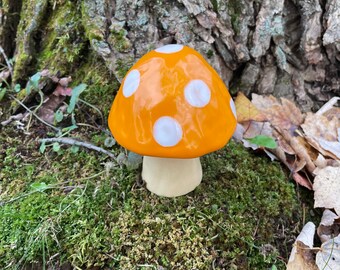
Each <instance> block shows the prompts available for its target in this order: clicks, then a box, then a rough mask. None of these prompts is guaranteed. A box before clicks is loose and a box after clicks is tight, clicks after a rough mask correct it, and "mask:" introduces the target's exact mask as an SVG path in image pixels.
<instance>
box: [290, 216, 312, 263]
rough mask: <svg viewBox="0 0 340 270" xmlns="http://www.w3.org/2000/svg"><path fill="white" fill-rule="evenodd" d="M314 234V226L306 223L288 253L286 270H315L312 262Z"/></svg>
mask: <svg viewBox="0 0 340 270" xmlns="http://www.w3.org/2000/svg"><path fill="white" fill-rule="evenodd" d="M314 234H315V225H314V223H313V222H308V223H306V225H305V226H304V227H303V228H302V231H301V233H300V234H299V236H298V237H297V238H296V241H295V244H294V246H293V249H292V252H291V253H290V256H289V260H288V264H287V270H317V269H318V268H317V266H316V265H315V262H314V256H313V251H312V250H311V249H312V248H313V239H314Z"/></svg>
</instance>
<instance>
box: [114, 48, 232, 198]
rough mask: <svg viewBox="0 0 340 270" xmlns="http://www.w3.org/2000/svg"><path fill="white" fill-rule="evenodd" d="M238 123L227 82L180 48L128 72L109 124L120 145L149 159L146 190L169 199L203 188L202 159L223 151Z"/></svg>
mask: <svg viewBox="0 0 340 270" xmlns="http://www.w3.org/2000/svg"><path fill="white" fill-rule="evenodd" d="M236 122H237V121H236V112H235V106H234V102H233V100H232V98H231V97H230V95H229V92H228V89H227V87H226V86H225V85H224V83H223V81H222V79H221V78H220V77H219V75H218V74H217V73H216V71H215V70H214V69H213V68H212V67H211V66H210V65H209V64H208V63H207V62H206V61H205V60H204V58H203V57H202V56H201V55H200V54H199V53H198V52H197V51H195V50H194V49H192V48H189V47H187V46H183V45H179V44H171V45H166V46H163V47H160V48H158V49H156V50H153V51H151V52H149V53H147V54H146V55H144V56H143V57H142V58H141V59H140V60H139V61H138V62H137V63H136V64H135V65H134V66H133V67H132V68H131V69H130V70H129V71H128V73H127V75H126V76H125V78H124V80H123V81H122V85H121V87H120V89H119V91H118V93H117V95H116V98H115V100H114V102H113V105H112V108H111V111H110V114H109V120H108V123H109V127H110V130H111V132H112V134H113V136H114V138H115V139H116V140H117V142H118V143H119V144H120V145H122V146H124V147H125V148H127V149H129V150H130V151H133V152H135V153H138V154H140V155H143V156H144V159H143V169H142V178H143V180H144V181H145V182H146V187H147V189H148V190H150V191H151V192H153V193H155V194H157V195H161V196H167V197H176V196H180V195H184V194H186V193H188V192H190V191H192V190H194V189H195V188H196V187H197V186H198V185H199V184H200V182H201V179H202V167H201V163H200V159H199V158H200V156H202V155H205V154H207V153H210V152H213V151H215V150H217V149H220V148H222V147H223V146H224V145H225V144H226V143H227V142H228V141H229V139H230V137H231V136H232V134H233V132H234V130H235V127H236Z"/></svg>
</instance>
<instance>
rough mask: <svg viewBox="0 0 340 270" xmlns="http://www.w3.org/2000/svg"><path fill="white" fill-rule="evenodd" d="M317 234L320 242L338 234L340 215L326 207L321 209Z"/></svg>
mask: <svg viewBox="0 0 340 270" xmlns="http://www.w3.org/2000/svg"><path fill="white" fill-rule="evenodd" d="M317 234H318V236H319V238H320V240H321V242H322V243H324V242H326V241H328V240H330V239H332V238H333V237H334V236H338V235H339V234H340V216H338V215H336V214H335V213H334V212H332V211H330V210H328V209H326V210H325V211H323V214H322V218H321V222H320V224H319V227H318V229H317Z"/></svg>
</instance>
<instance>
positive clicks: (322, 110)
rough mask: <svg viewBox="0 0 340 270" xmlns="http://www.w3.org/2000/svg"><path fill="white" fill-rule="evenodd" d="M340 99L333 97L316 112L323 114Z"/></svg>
mask: <svg viewBox="0 0 340 270" xmlns="http://www.w3.org/2000/svg"><path fill="white" fill-rule="evenodd" d="M339 100H340V97H333V98H331V99H330V100H328V101H327V102H326V103H325V104H324V105H323V106H322V107H321V108H320V109H319V110H318V111H317V112H316V113H315V115H322V114H324V113H325V112H327V111H329V110H330V109H331V108H333V106H334V105H335V104H336V103H337V102H338V101H339Z"/></svg>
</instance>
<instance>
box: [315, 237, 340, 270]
mask: <svg viewBox="0 0 340 270" xmlns="http://www.w3.org/2000/svg"><path fill="white" fill-rule="evenodd" d="M316 265H317V266H318V267H319V269H322V270H340V236H337V237H335V238H332V239H330V240H328V241H327V242H325V243H323V244H322V245H321V250H320V251H319V252H318V253H317V254H316Z"/></svg>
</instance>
